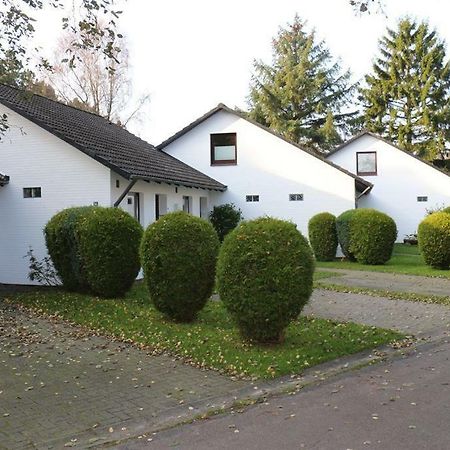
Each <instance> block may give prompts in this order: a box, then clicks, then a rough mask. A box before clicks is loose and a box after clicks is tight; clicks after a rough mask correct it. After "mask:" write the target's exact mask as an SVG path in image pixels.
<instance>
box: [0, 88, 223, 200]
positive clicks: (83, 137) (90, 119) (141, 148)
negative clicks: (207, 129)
mask: <svg viewBox="0 0 450 450" xmlns="http://www.w3.org/2000/svg"><path fill="white" fill-rule="evenodd" d="M0 103H3V104H4V105H5V106H7V107H8V108H10V109H12V110H13V111H15V112H17V113H18V114H20V115H22V116H23V117H26V118H27V119H29V120H31V121H32V122H34V123H35V124H37V125H39V126H40V127H42V128H44V129H46V130H47V131H49V132H50V133H52V134H54V135H55V136H57V137H59V138H60V139H62V140H64V141H66V142H67V143H69V144H70V145H72V146H74V147H76V148H77V149H79V150H80V151H82V152H84V153H86V154H87V155H89V156H91V157H92V158H94V159H95V160H97V161H98V162H100V163H102V164H104V165H105V166H107V167H109V168H111V169H112V170H113V171H115V172H117V173H119V174H120V175H122V176H124V177H125V178H128V179H133V178H138V179H144V180H148V181H157V182H166V183H174V184H179V185H183V186H189V187H198V188H206V189H214V190H220V191H223V190H225V189H226V186H225V185H223V184H222V183H219V182H218V181H216V180H214V179H212V178H210V177H208V176H207V175H205V174H203V173H201V172H199V171H198V170H196V169H194V168H192V167H190V166H188V165H187V164H185V163H183V162H181V161H180V160H178V159H176V158H174V157H173V156H170V155H168V154H167V153H165V152H162V151H161V150H158V149H156V148H155V147H154V146H153V145H151V144H149V143H148V142H145V141H143V140H142V139H140V138H138V137H137V136H135V135H133V134H131V133H129V132H128V131H126V130H125V129H124V128H121V127H120V126H118V125H115V124H113V123H111V122H109V121H108V120H106V119H104V118H103V117H100V116H98V115H96V114H92V113H88V112H85V111H82V110H80V109H77V108H73V107H71V106H67V105H64V104H63V103H59V102H56V101H53V100H50V99H48V98H45V97H42V96H40V95H33V94H30V93H27V92H24V91H20V90H18V89H15V88H12V87H10V86H5V85H1V84H0Z"/></svg>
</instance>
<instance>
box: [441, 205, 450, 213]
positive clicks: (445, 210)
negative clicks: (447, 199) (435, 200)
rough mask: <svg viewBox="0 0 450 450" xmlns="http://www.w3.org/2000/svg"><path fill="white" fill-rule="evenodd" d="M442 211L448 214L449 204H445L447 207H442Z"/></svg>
mask: <svg viewBox="0 0 450 450" xmlns="http://www.w3.org/2000/svg"><path fill="white" fill-rule="evenodd" d="M442 212H445V213H447V214H450V206H447V208H444V209H443V210H442Z"/></svg>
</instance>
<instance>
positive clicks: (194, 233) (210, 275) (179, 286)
mask: <svg viewBox="0 0 450 450" xmlns="http://www.w3.org/2000/svg"><path fill="white" fill-rule="evenodd" d="M218 249H219V239H218V237H217V234H216V232H215V231H214V228H213V226H212V225H211V224H210V223H209V222H207V221H205V220H203V219H200V218H198V217H194V216H192V215H190V214H186V213H184V212H182V211H180V212H174V213H169V214H166V215H164V216H163V217H162V218H160V219H159V220H158V221H156V222H155V223H153V224H151V225H150V226H149V227H148V228H147V230H146V231H145V233H144V238H143V241H142V245H141V259H142V266H143V268H144V274H145V280H146V282H147V286H148V290H149V294H150V298H151V300H152V301H153V303H154V305H155V307H156V309H158V310H159V311H161V312H163V313H164V314H166V315H168V316H169V317H171V318H172V319H174V320H177V321H182V322H190V321H192V320H194V319H195V317H196V315H197V313H198V311H200V310H201V309H202V308H203V307H204V306H205V303H206V302H207V300H208V299H209V298H210V297H211V294H212V291H213V287H214V281H215V267H216V259H217V253H218Z"/></svg>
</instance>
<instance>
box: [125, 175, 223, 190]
mask: <svg viewBox="0 0 450 450" xmlns="http://www.w3.org/2000/svg"><path fill="white" fill-rule="evenodd" d="M130 179H132V180H142V181H148V182H154V183H165V184H173V185H174V186H184V187H187V188H195V189H205V190H208V191H219V192H224V191H226V190H227V189H228V187H227V186H225V185H224V184H217V186H215V185H212V184H211V185H208V184H201V183H189V182H187V181H180V180H171V179H167V178H159V177H145V176H142V175H131V176H130Z"/></svg>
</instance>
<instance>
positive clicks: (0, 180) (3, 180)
mask: <svg viewBox="0 0 450 450" xmlns="http://www.w3.org/2000/svg"><path fill="white" fill-rule="evenodd" d="M8 183H9V177H8V176H7V175H3V174H2V173H0V186H4V185H5V184H8Z"/></svg>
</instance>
